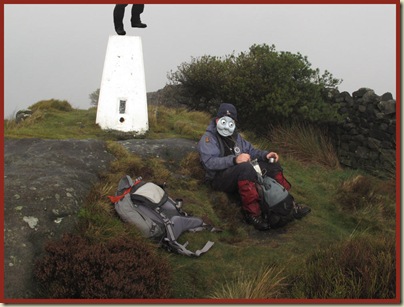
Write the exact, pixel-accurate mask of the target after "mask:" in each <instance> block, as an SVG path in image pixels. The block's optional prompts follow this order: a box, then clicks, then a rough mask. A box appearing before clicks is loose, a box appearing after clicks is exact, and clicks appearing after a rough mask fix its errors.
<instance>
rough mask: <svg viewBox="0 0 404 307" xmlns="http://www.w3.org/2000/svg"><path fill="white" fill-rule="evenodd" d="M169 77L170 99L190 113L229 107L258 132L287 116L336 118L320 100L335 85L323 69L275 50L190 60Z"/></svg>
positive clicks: (332, 109) (259, 49)
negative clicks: (229, 105) (172, 98)
mask: <svg viewBox="0 0 404 307" xmlns="http://www.w3.org/2000/svg"><path fill="white" fill-rule="evenodd" d="M169 79H170V80H171V82H172V85H173V87H172V88H171V89H172V90H174V91H177V93H178V95H177V98H176V100H177V101H181V102H182V103H184V104H186V105H187V106H188V107H190V108H191V109H196V110H203V111H208V112H211V113H212V114H215V112H216V111H217V108H218V106H219V104H220V103H221V102H229V103H233V104H234V105H235V106H236V107H237V109H238V114H239V116H238V117H239V120H240V122H242V123H243V125H245V128H246V129H253V130H255V131H258V130H259V129H261V131H262V130H265V129H267V127H268V122H269V121H270V122H272V123H277V122H282V121H288V120H289V119H290V118H292V117H293V118H294V119H296V120H300V121H304V120H306V121H310V122H322V121H328V120H330V121H336V120H338V118H339V115H338V113H337V105H331V104H329V103H326V101H327V99H328V98H327V93H328V92H329V91H334V90H335V89H336V87H337V85H338V84H339V83H340V82H341V81H340V80H338V79H334V78H333V77H332V75H331V74H330V73H329V72H327V71H326V72H325V73H324V74H322V75H320V72H319V70H318V69H312V68H311V64H310V63H309V62H308V60H307V57H304V56H302V55H301V54H299V53H297V54H292V53H290V52H278V51H276V50H275V46H271V47H269V46H268V45H266V44H263V45H253V46H251V47H250V50H249V51H248V52H245V53H244V52H242V53H241V54H239V55H238V56H235V55H234V54H233V55H230V56H226V57H224V58H218V57H214V56H203V57H201V58H198V59H195V58H193V59H192V61H191V63H183V64H181V65H180V66H179V67H178V71H176V72H174V73H173V72H172V73H171V74H170V75H169ZM171 96H172V97H174V96H175V95H171ZM171 96H170V97H171ZM178 97H186V98H187V99H180V98H178Z"/></svg>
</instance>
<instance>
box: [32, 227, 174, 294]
mask: <svg viewBox="0 0 404 307" xmlns="http://www.w3.org/2000/svg"><path fill="white" fill-rule="evenodd" d="M45 251H46V255H45V256H44V257H43V258H41V259H39V260H38V261H37V263H36V266H35V272H34V275H35V277H36V279H37V281H38V282H39V283H40V285H41V288H42V295H43V296H44V297H46V298H76V299H77V298H82V299H83V298H84V299H90V298H92V299H113V298H120V299H123V298H167V297H169V295H170V291H171V290H170V277H171V271H170V266H169V265H168V263H167V262H166V261H165V260H164V259H162V258H161V257H158V255H157V254H156V253H155V252H154V251H152V250H151V249H150V247H149V246H148V245H146V244H144V243H142V241H140V240H134V239H130V238H127V237H126V238H125V237H120V238H115V239H112V240H110V241H108V242H106V243H105V244H101V243H98V244H90V242H88V241H87V240H86V239H84V238H82V237H80V236H76V235H71V234H66V235H64V237H63V238H62V240H59V241H54V242H49V243H48V244H47V246H46V247H45Z"/></svg>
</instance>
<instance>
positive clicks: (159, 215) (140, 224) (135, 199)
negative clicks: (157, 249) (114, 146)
mask: <svg viewBox="0 0 404 307" xmlns="http://www.w3.org/2000/svg"><path fill="white" fill-rule="evenodd" d="M110 199H111V201H112V202H113V203H114V204H115V210H116V212H117V213H118V215H119V216H120V217H121V219H122V220H123V221H124V222H127V223H130V224H133V225H135V226H136V227H137V228H138V229H139V231H140V232H141V233H142V234H143V236H145V237H146V238H152V239H156V240H158V241H159V242H160V244H161V246H162V247H164V248H166V249H167V250H169V251H171V252H177V253H179V254H183V255H187V256H196V257H198V256H200V255H201V254H203V253H205V252H207V251H208V250H209V249H210V248H211V247H212V246H213V244H214V243H213V242H211V241H208V242H207V243H206V244H205V246H204V247H203V248H202V249H200V250H197V251H195V252H191V251H190V250H188V249H187V248H186V247H187V245H188V242H186V243H185V244H180V243H178V242H177V239H178V237H179V236H180V235H181V234H182V233H183V232H185V231H200V230H204V229H208V228H210V230H211V231H214V228H212V227H210V226H209V225H207V224H205V223H204V222H203V221H202V219H201V218H199V217H193V216H188V215H187V214H186V213H185V212H183V211H182V210H181V209H180V208H177V206H176V202H175V201H174V200H172V199H171V198H170V197H169V196H168V195H167V193H166V191H165V190H164V189H163V188H161V187H160V186H159V185H157V184H154V183H152V182H145V181H142V180H141V179H138V180H136V181H135V182H133V180H132V179H131V177H130V176H128V175H126V176H125V177H123V178H122V179H121V180H120V182H119V184H118V189H117V192H116V193H115V197H110Z"/></svg>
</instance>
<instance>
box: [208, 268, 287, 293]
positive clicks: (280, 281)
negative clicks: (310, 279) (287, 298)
mask: <svg viewBox="0 0 404 307" xmlns="http://www.w3.org/2000/svg"><path fill="white" fill-rule="evenodd" d="M283 273H284V272H283V269H278V268H276V267H266V268H261V269H259V270H258V271H257V272H256V274H254V275H253V274H247V273H246V272H245V271H243V270H240V271H239V272H237V273H236V274H235V277H234V279H233V280H231V281H227V282H226V283H225V284H224V285H222V286H221V287H220V288H219V289H218V290H217V291H215V292H214V293H213V294H212V295H211V296H210V297H211V298H213V299H268V298H277V297H279V296H280V295H281V293H282V289H283V288H284V287H285V286H286V284H285V280H286V278H285V277H284V276H283Z"/></svg>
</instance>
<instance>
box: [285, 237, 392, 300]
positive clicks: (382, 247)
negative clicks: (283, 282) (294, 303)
mask: <svg viewBox="0 0 404 307" xmlns="http://www.w3.org/2000/svg"><path fill="white" fill-rule="evenodd" d="M395 269H396V259H395V238H394V237H391V236H390V237H380V236H373V235H368V234H364V233H362V234H358V235H354V236H351V237H350V238H348V239H347V240H344V241H340V242H337V243H335V244H333V245H332V246H330V247H329V248H327V249H325V250H320V251H316V252H314V253H313V254H312V255H311V256H309V257H308V258H307V261H306V269H305V270H304V271H302V272H301V273H302V274H301V276H299V278H298V281H297V282H296V283H295V286H294V289H293V291H294V296H300V297H303V298H323V299H332V298H333V299H335V298H357V299H365V298H366V299H376V298H377V299H383V298H384V299H387V298H394V297H395V296H396V293H395V291H396V289H395V288H396V270H395Z"/></svg>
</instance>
